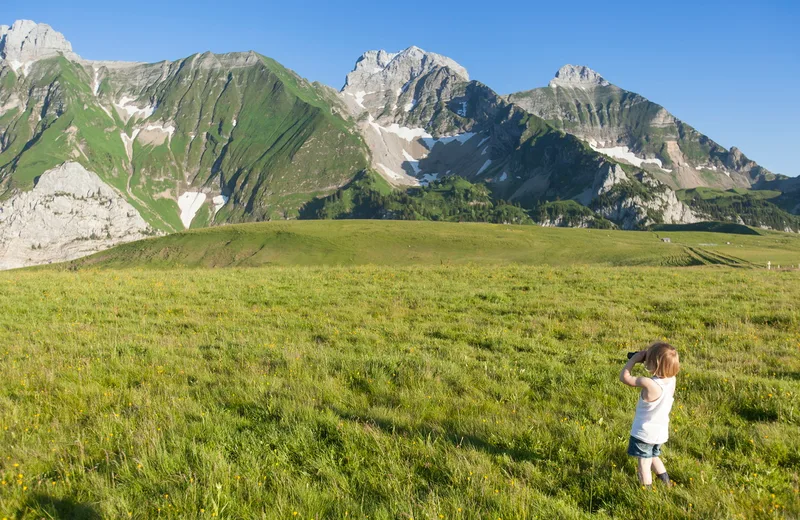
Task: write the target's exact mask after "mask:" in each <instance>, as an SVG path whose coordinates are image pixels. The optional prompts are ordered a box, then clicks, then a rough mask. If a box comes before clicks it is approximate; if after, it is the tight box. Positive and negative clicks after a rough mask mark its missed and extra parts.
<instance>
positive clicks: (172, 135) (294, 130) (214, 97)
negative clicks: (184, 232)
mask: <svg viewBox="0 0 800 520" xmlns="http://www.w3.org/2000/svg"><path fill="white" fill-rule="evenodd" d="M0 86H2V88H0V93H1V94H0V95H1V96H2V97H0V105H4V104H5V105H7V106H12V108H11V109H10V110H7V111H6V112H5V113H3V114H2V116H0V176H1V178H2V189H3V192H4V196H5V197H8V196H10V195H12V194H13V193H15V192H18V191H20V190H28V189H30V188H31V187H32V186H33V183H34V180H35V178H36V177H37V176H38V175H41V174H42V173H43V172H44V171H46V170H47V169H49V168H52V167H54V166H56V165H58V164H60V163H62V162H64V161H66V160H74V161H77V162H80V163H81V164H83V165H84V166H85V167H86V168H87V169H89V170H91V171H94V172H96V173H97V174H98V175H100V176H101V178H102V179H103V180H104V181H106V182H107V183H109V184H111V185H112V186H114V187H116V188H117V189H118V190H119V191H120V192H121V193H123V194H125V195H126V197H127V198H128V200H129V201H130V202H131V204H133V205H134V206H135V207H136V208H137V209H138V210H139V211H140V213H141V214H142V216H143V217H145V219H147V220H148V221H149V222H150V223H151V224H152V225H154V226H155V227H156V228H158V229H162V230H164V231H174V230H179V229H182V228H183V224H182V223H181V220H180V218H179V214H180V209H179V207H178V204H177V201H178V199H179V197H180V196H181V194H183V193H186V192H203V193H204V194H207V195H208V197H207V200H206V203H205V204H204V207H203V210H204V211H198V213H197V215H198V217H199V218H202V219H204V220H205V221H206V223H210V222H215V223H221V222H243V221H250V220H264V219H269V218H285V217H288V216H293V215H296V214H297V210H298V208H299V207H300V206H301V205H302V204H303V203H304V202H306V201H308V200H311V199H312V198H314V197H315V196H316V195H319V194H324V193H327V192H330V191H332V190H334V189H336V188H337V187H338V186H340V185H343V184H345V183H347V182H348V181H349V180H351V179H352V178H353V176H354V175H355V174H357V173H358V172H359V171H361V170H363V169H364V168H365V167H366V166H367V154H368V151H367V148H366V146H365V144H364V143H363V141H362V140H361V138H360V137H359V135H358V133H357V132H356V131H355V130H354V128H353V125H352V123H350V122H348V121H347V120H346V119H345V118H344V117H343V116H342V114H343V111H342V110H341V109H340V107H339V106H338V103H339V102H338V100H337V98H336V96H335V95H334V94H332V92H331V91H330V90H329V89H327V88H325V87H321V86H319V85H312V84H309V83H308V82H306V81H305V80H303V79H301V78H299V77H298V76H297V75H296V74H294V73H293V72H291V71H289V70H288V69H286V68H284V67H282V66H281V65H280V64H278V63H277V62H275V61H274V60H271V59H269V58H265V57H263V56H259V55H257V54H255V53H241V54H229V55H222V56H216V55H213V54H210V53H207V54H202V55H195V56H192V57H190V58H187V59H185V60H181V61H178V62H173V63H168V62H164V63H159V64H119V63H104V62H77V61H71V60H68V59H66V58H64V57H57V58H50V59H46V60H40V61H37V62H35V63H33V65H32V66H31V67H30V69H29V71H28V74H26V75H18V74H17V73H15V71H14V70H12V69H11V68H10V67H3V68H2V70H0ZM214 195H223V196H225V198H227V199H228V202H227V204H225V205H224V206H223V207H222V209H221V210H220V211H219V213H216V214H214V213H215V210H216V208H214V207H212V202H211V199H212V197H213V196H214Z"/></svg>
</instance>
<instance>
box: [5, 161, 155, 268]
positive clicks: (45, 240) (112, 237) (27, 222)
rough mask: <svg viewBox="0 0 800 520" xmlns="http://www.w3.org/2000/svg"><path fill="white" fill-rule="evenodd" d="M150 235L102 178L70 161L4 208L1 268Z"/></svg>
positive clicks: (91, 250)
mask: <svg viewBox="0 0 800 520" xmlns="http://www.w3.org/2000/svg"><path fill="white" fill-rule="evenodd" d="M152 234H154V232H153V230H152V229H151V228H150V226H149V225H148V224H147V223H146V222H145V221H144V219H142V217H141V216H140V215H139V212H138V211H136V209H135V208H134V207H133V206H131V205H130V204H129V203H128V202H127V201H126V200H125V199H124V198H123V197H122V196H120V195H119V194H118V193H117V192H116V191H114V190H113V189H112V188H111V187H110V186H108V185H107V184H105V183H104V182H103V181H102V180H100V177H98V176H97V175H96V174H95V173H93V172H90V171H88V170H86V169H85V168H84V167H83V166H81V165H80V164H78V163H74V162H68V163H65V164H62V165H61V166H59V167H57V168H54V169H52V170H49V171H47V172H45V173H44V174H43V175H42V176H41V177H40V178H39V182H38V183H37V184H36V186H35V187H34V189H33V190H31V191H28V192H24V193H19V194H17V195H15V196H13V197H11V198H10V199H8V200H6V201H5V202H4V203H3V205H2V206H0V269H12V268H16V267H25V266H30V265H37V264H44V263H52V262H62V261H65V260H72V259H74V258H78V257H81V256H85V255H88V254H91V253H95V252H97V251H101V250H103V249H107V248H109V247H111V246H113V245H115V244H119V243H122V242H129V241H132V240H138V239H141V238H145V237H147V236H149V235H152Z"/></svg>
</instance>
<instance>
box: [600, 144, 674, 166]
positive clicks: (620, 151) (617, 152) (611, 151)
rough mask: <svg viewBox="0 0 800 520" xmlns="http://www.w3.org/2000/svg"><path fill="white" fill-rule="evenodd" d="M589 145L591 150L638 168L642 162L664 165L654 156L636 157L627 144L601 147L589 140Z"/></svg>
mask: <svg viewBox="0 0 800 520" xmlns="http://www.w3.org/2000/svg"><path fill="white" fill-rule="evenodd" d="M589 146H591V147H592V150H594V151H595V152H598V153H602V154H604V155H608V156H609V157H613V158H614V159H619V160H621V161H625V162H627V163H630V164H632V165H634V166H637V167H639V168H641V167H642V165H643V164H655V165H656V166H658V167H659V168H662V169H663V167H664V165H663V163H662V162H661V160H660V159H656V158H652V159H642V158H640V157H637V156H636V154H634V153H633V152H631V151H630V149H628V147H627V146H612V147H609V148H601V147H600V146H599V145H598V144H597V143H596V142H594V141H589Z"/></svg>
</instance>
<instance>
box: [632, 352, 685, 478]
mask: <svg viewBox="0 0 800 520" xmlns="http://www.w3.org/2000/svg"><path fill="white" fill-rule="evenodd" d="M636 363H644V366H645V368H646V369H647V371H648V372H650V373H651V374H653V377H633V376H632V375H631V369H632V368H633V366H634V365H635V364H636ZM680 368H681V365H680V360H679V359H678V351H677V350H675V347H673V346H672V345H670V344H669V343H664V342H661V341H657V342H655V343H653V344H652V345H650V346H649V347H648V348H647V350H642V351H641V352H637V353H636V354H634V355H633V356H632V357H631V358H630V359H629V360H628V363H627V364H626V365H625V368H623V369H622V372H621V373H620V375H619V380H620V381H622V382H623V383H625V384H626V385H628V386H635V387H639V388H641V389H642V392H641V394H640V395H639V401H638V402H637V403H636V415H635V416H634V418H633V426H632V427H631V438H630V441H629V442H628V455H630V456H631V457H636V458H637V459H639V467H638V474H639V482H640V483H641V484H642V485H643V486H648V487H649V486H651V485H652V483H653V476H652V474H651V472H650V467H651V466H652V468H653V469H654V470H655V472H656V476H657V477H658V478H659V480H661V481H662V482H664V483H665V484H666V485H667V486H669V485H670V481H669V475H668V474H667V469H666V468H665V467H664V463H663V462H661V459H660V458H658V456H659V455H661V445H663V444H664V443H665V442H667V439H668V438H669V412H670V410H671V409H672V401H673V395H674V394H675V375H676V374H677V373H678V371H679V370H680Z"/></svg>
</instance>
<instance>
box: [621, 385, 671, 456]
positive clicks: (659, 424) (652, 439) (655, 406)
mask: <svg viewBox="0 0 800 520" xmlns="http://www.w3.org/2000/svg"><path fill="white" fill-rule="evenodd" d="M652 379H653V381H655V382H656V384H658V385H659V386H660V387H661V397H659V398H658V399H656V400H655V401H653V402H652V403H648V402H647V401H645V400H644V399H642V396H641V394H639V402H637V403H636V416H634V418H633V426H632V427H631V437H634V438H636V439H639V440H640V441H642V442H646V443H648V444H664V443H665V442H667V439H669V412H670V410H672V402H673V401H674V397H673V396H674V395H675V378H674V377H668V378H666V379H662V378H660V377H653V378H652Z"/></svg>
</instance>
